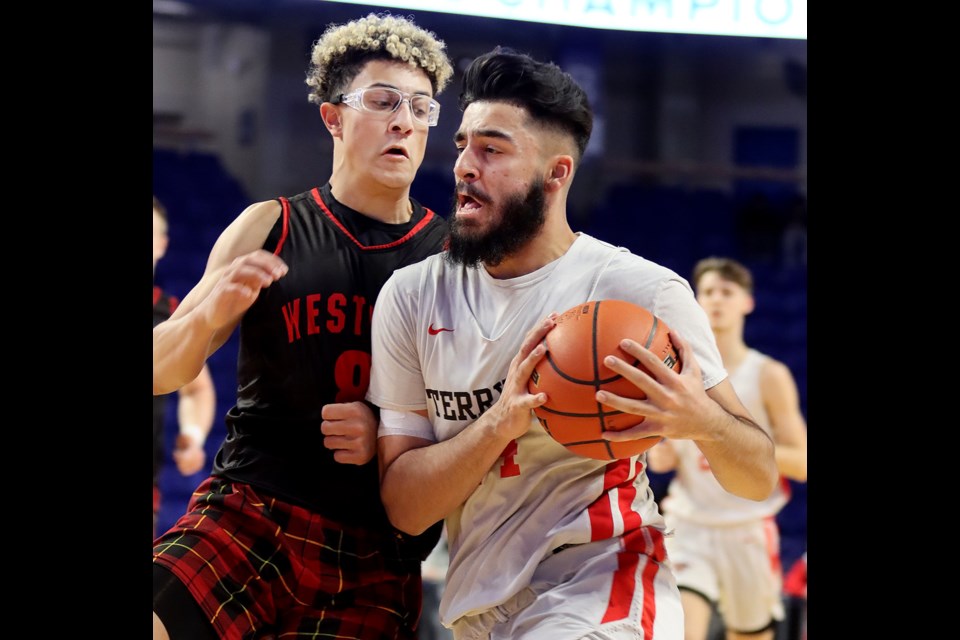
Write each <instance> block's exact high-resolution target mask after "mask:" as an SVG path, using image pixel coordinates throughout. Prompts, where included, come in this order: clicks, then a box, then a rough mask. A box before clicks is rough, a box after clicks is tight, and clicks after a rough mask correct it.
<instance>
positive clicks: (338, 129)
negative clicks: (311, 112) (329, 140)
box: [320, 102, 343, 138]
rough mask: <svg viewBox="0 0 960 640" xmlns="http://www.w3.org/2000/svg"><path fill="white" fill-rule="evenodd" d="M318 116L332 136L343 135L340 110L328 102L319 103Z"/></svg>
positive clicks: (338, 136) (339, 136) (340, 136)
mask: <svg viewBox="0 0 960 640" xmlns="http://www.w3.org/2000/svg"><path fill="white" fill-rule="evenodd" d="M320 117H321V118H323V124H324V126H325V127H326V128H327V131H329V132H330V135H332V136H333V137H334V138H342V137H343V124H342V123H341V122H340V110H339V109H338V108H337V107H336V105H333V104H331V103H329V102H324V103H323V104H321V105H320Z"/></svg>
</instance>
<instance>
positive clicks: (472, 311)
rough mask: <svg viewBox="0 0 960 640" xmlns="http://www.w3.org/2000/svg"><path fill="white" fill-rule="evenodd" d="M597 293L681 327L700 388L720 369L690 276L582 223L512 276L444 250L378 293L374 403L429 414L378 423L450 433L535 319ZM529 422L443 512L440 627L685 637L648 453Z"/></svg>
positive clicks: (488, 395)
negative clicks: (590, 447) (562, 245)
mask: <svg viewBox="0 0 960 640" xmlns="http://www.w3.org/2000/svg"><path fill="white" fill-rule="evenodd" d="M602 299H622V300H628V301H631V302H633V303H635V304H638V305H640V306H642V307H645V308H646V309H648V310H650V311H651V312H652V313H653V314H654V315H656V316H658V317H660V318H661V319H663V320H664V321H665V322H666V323H667V325H669V326H670V327H671V328H672V329H674V330H676V331H677V332H678V333H679V334H680V335H681V336H683V337H684V338H685V339H686V340H687V341H688V342H689V343H690V344H691V346H692V348H693V350H694V353H695V354H696V358H697V361H698V362H699V364H700V366H701V369H702V371H703V381H704V386H705V387H707V388H709V387H712V386H714V385H716V384H717V383H719V382H720V381H721V380H723V378H724V377H725V375H726V373H725V371H724V369H723V366H722V363H721V359H720V354H719V352H718V351H717V348H716V343H715V341H714V337H713V333H712V332H711V330H710V325H709V322H708V320H707V317H706V314H705V313H704V311H703V310H702V309H701V308H700V306H699V305H698V304H697V302H696V300H695V298H694V296H693V292H692V290H691V288H690V286H689V284H688V283H687V282H686V281H685V280H684V279H683V278H681V277H679V276H678V275H677V274H675V273H674V272H672V271H670V270H669V269H666V268H665V267H662V266H660V265H657V264H654V263H652V262H650V261H648V260H645V259H643V258H641V257H639V256H636V255H633V254H631V253H630V252H629V251H628V250H626V249H623V248H618V247H614V246H612V245H610V244H607V243H605V242H602V241H600V240H597V239H595V238H592V237H590V236H588V235H586V234H582V233H581V234H579V235H578V238H577V239H576V241H575V242H574V243H573V244H572V245H571V247H570V249H569V250H568V251H567V252H566V254H564V255H563V256H562V257H560V258H559V259H557V260H555V261H553V262H551V263H550V264H548V265H546V266H544V267H542V268H541V269H538V270H537V271H534V272H533V273H530V274H526V275H523V276H520V277H517V278H511V279H506V280H497V279H494V278H492V277H491V276H490V275H489V274H488V273H487V271H486V270H485V269H484V268H482V267H481V268H467V267H463V266H460V265H452V264H450V263H449V262H447V261H446V260H445V258H444V254H440V255H437V256H432V257H430V258H427V259H426V260H424V261H422V262H419V263H417V264H415V265H411V266H409V267H406V268H403V269H400V270H398V271H396V272H395V273H394V275H393V277H392V278H390V280H388V281H387V283H386V285H385V286H384V288H383V289H382V291H381V292H380V297H379V299H378V301H377V306H376V308H375V311H374V322H373V334H372V337H373V350H372V354H371V355H372V363H373V368H372V373H371V381H370V388H369V391H368V394H367V399H368V400H370V401H371V402H373V403H375V404H377V405H379V406H380V407H382V408H385V409H392V410H396V411H414V410H423V409H426V411H427V415H428V417H429V421H430V424H429V425H425V428H417V425H424V424H425V423H424V422H423V421H419V422H418V421H413V420H411V421H408V422H409V423H410V424H411V425H413V426H412V427H411V428H407V427H405V426H404V425H405V424H407V422H404V423H403V424H398V425H395V426H392V427H391V426H387V425H384V424H382V423H381V428H380V435H381V436H385V435H410V436H416V437H420V438H425V439H428V440H433V441H435V442H442V441H444V440H447V439H449V438H452V437H453V436H454V435H456V434H457V433H459V432H460V431H462V430H463V429H465V428H467V427H468V426H469V425H470V424H471V423H472V422H473V421H475V420H476V419H477V418H478V417H479V416H480V415H481V414H482V413H483V412H484V411H485V410H486V409H487V408H488V407H489V406H490V405H491V404H492V403H493V402H494V401H496V399H497V398H498V397H499V395H500V389H501V385H502V384H503V381H504V380H505V378H506V375H507V371H508V369H509V366H510V361H511V359H512V358H513V357H514V355H515V354H516V353H517V351H518V350H519V348H520V345H521V343H522V341H523V338H524V335H525V334H526V332H527V331H528V330H529V329H530V328H531V327H532V326H533V325H534V324H535V323H537V322H539V321H541V320H542V319H543V318H544V317H546V316H547V315H548V314H550V313H551V312H563V311H565V310H567V309H568V308H570V307H572V306H574V305H576V304H578V303H581V302H585V301H589V300H602ZM530 421H531V425H530V429H529V431H527V432H526V434H524V435H523V436H522V437H520V438H519V439H517V440H516V441H515V442H514V443H511V445H510V446H508V447H507V448H506V449H505V450H504V454H503V456H502V457H501V459H500V461H499V463H497V464H494V465H493V467H492V468H491V469H490V470H489V471H488V472H487V475H486V476H485V477H484V479H483V482H482V483H481V484H480V486H479V487H477V489H476V490H475V491H474V492H473V494H472V495H471V496H470V497H469V498H468V499H467V501H466V502H465V503H464V504H463V505H461V507H460V508H458V509H457V510H456V511H454V512H453V513H451V514H450V515H449V516H448V517H447V520H446V523H447V531H448V535H449V544H450V567H449V571H448V574H447V583H446V587H445V589H444V593H443V599H442V601H441V605H440V614H441V618H442V620H443V622H444V624H445V625H446V626H448V627H452V628H454V631H455V633H456V635H457V638H458V640H459V639H461V638H486V637H490V638H521V637H529V638H550V639H551V640H554V639H555V640H563V639H564V638H571V639H572V638H582V637H583V636H585V635H587V634H589V633H591V632H592V631H595V630H597V629H600V628H601V625H602V629H603V631H604V632H606V633H609V634H611V635H609V636H604V637H610V638H614V637H625V638H626V637H630V638H640V639H643V640H648V639H650V638H657V639H659V638H670V639H672V638H682V636H683V619H682V618H683V614H682V611H681V609H680V605H679V592H678V591H677V589H676V586H675V583H674V581H673V577H672V574H671V573H670V571H669V570H666V568H665V565H664V564H663V560H664V547H663V530H664V528H665V525H664V521H663V518H662V517H661V515H660V513H659V511H658V509H657V505H656V503H655V502H654V499H653V493H652V492H651V490H650V488H649V484H648V479H647V475H646V473H645V472H644V470H645V462H646V458H645V455H644V456H635V457H633V458H630V459H627V460H618V461H613V462H603V461H600V460H593V459H590V458H586V457H581V456H577V455H574V454H572V453H570V452H569V451H568V450H567V449H566V448H564V447H563V446H561V445H560V444H558V443H557V442H556V441H554V440H553V439H552V438H551V437H550V436H549V435H548V434H547V433H546V432H545V431H544V429H543V428H542V427H541V426H540V424H539V423H538V421H537V420H536V419H535V417H534V416H533V413H532V412H531V419H530ZM423 490H424V491H429V490H430V488H429V487H424V488H423ZM564 545H578V546H571V547H565V546H564ZM561 547H563V549H560V548H561ZM618 633H619V634H621V635H617V634H618Z"/></svg>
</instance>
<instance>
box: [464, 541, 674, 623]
mask: <svg viewBox="0 0 960 640" xmlns="http://www.w3.org/2000/svg"><path fill="white" fill-rule="evenodd" d="M626 546H630V545H629V544H626V545H625V543H624V540H623V539H622V538H614V539H608V540H600V541H597V542H591V543H588V544H581V545H575V546H572V547H567V548H565V549H563V550H562V551H559V552H557V553H554V554H553V555H552V556H549V557H547V558H546V559H544V560H543V562H541V563H540V565H539V566H538V567H537V570H536V571H535V573H534V575H533V580H532V581H531V583H530V586H529V587H527V588H525V589H522V590H521V591H520V592H519V593H517V594H515V595H514V596H513V597H511V598H510V599H508V600H507V601H506V602H504V603H502V604H500V605H498V606H496V607H493V608H491V609H488V610H487V611H485V612H483V613H481V614H478V615H472V616H466V617H463V618H460V619H459V620H457V621H456V622H454V624H453V632H454V638H455V639H456V640H586V639H589V640H628V639H629V640H682V639H683V609H682V607H681V606H680V592H679V591H678V590H677V585H676V581H675V580H674V577H673V574H672V573H671V572H670V569H669V568H668V566H667V565H665V564H662V563H660V562H658V561H657V560H655V559H654V558H651V557H650V556H648V555H646V554H644V553H642V552H637V551H628V550H625V547H626Z"/></svg>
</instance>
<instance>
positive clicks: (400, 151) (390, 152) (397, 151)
mask: <svg viewBox="0 0 960 640" xmlns="http://www.w3.org/2000/svg"><path fill="white" fill-rule="evenodd" d="M383 154H384V155H387V156H403V157H404V158H409V157H410V156H409V155H408V154H407V150H406V149H404V148H403V147H390V148H389V149H387V150H386V151H384V152H383Z"/></svg>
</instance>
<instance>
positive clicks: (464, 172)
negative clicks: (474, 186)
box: [453, 148, 477, 182]
mask: <svg viewBox="0 0 960 640" xmlns="http://www.w3.org/2000/svg"><path fill="white" fill-rule="evenodd" d="M453 175H454V177H455V178H456V179H457V180H460V181H463V182H470V181H472V180H476V179H477V168H476V165H475V164H474V162H473V160H472V159H471V156H470V149H469V148H466V149H464V150H463V151H461V152H460V155H458V156H457V161H456V162H454V163H453Z"/></svg>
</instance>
